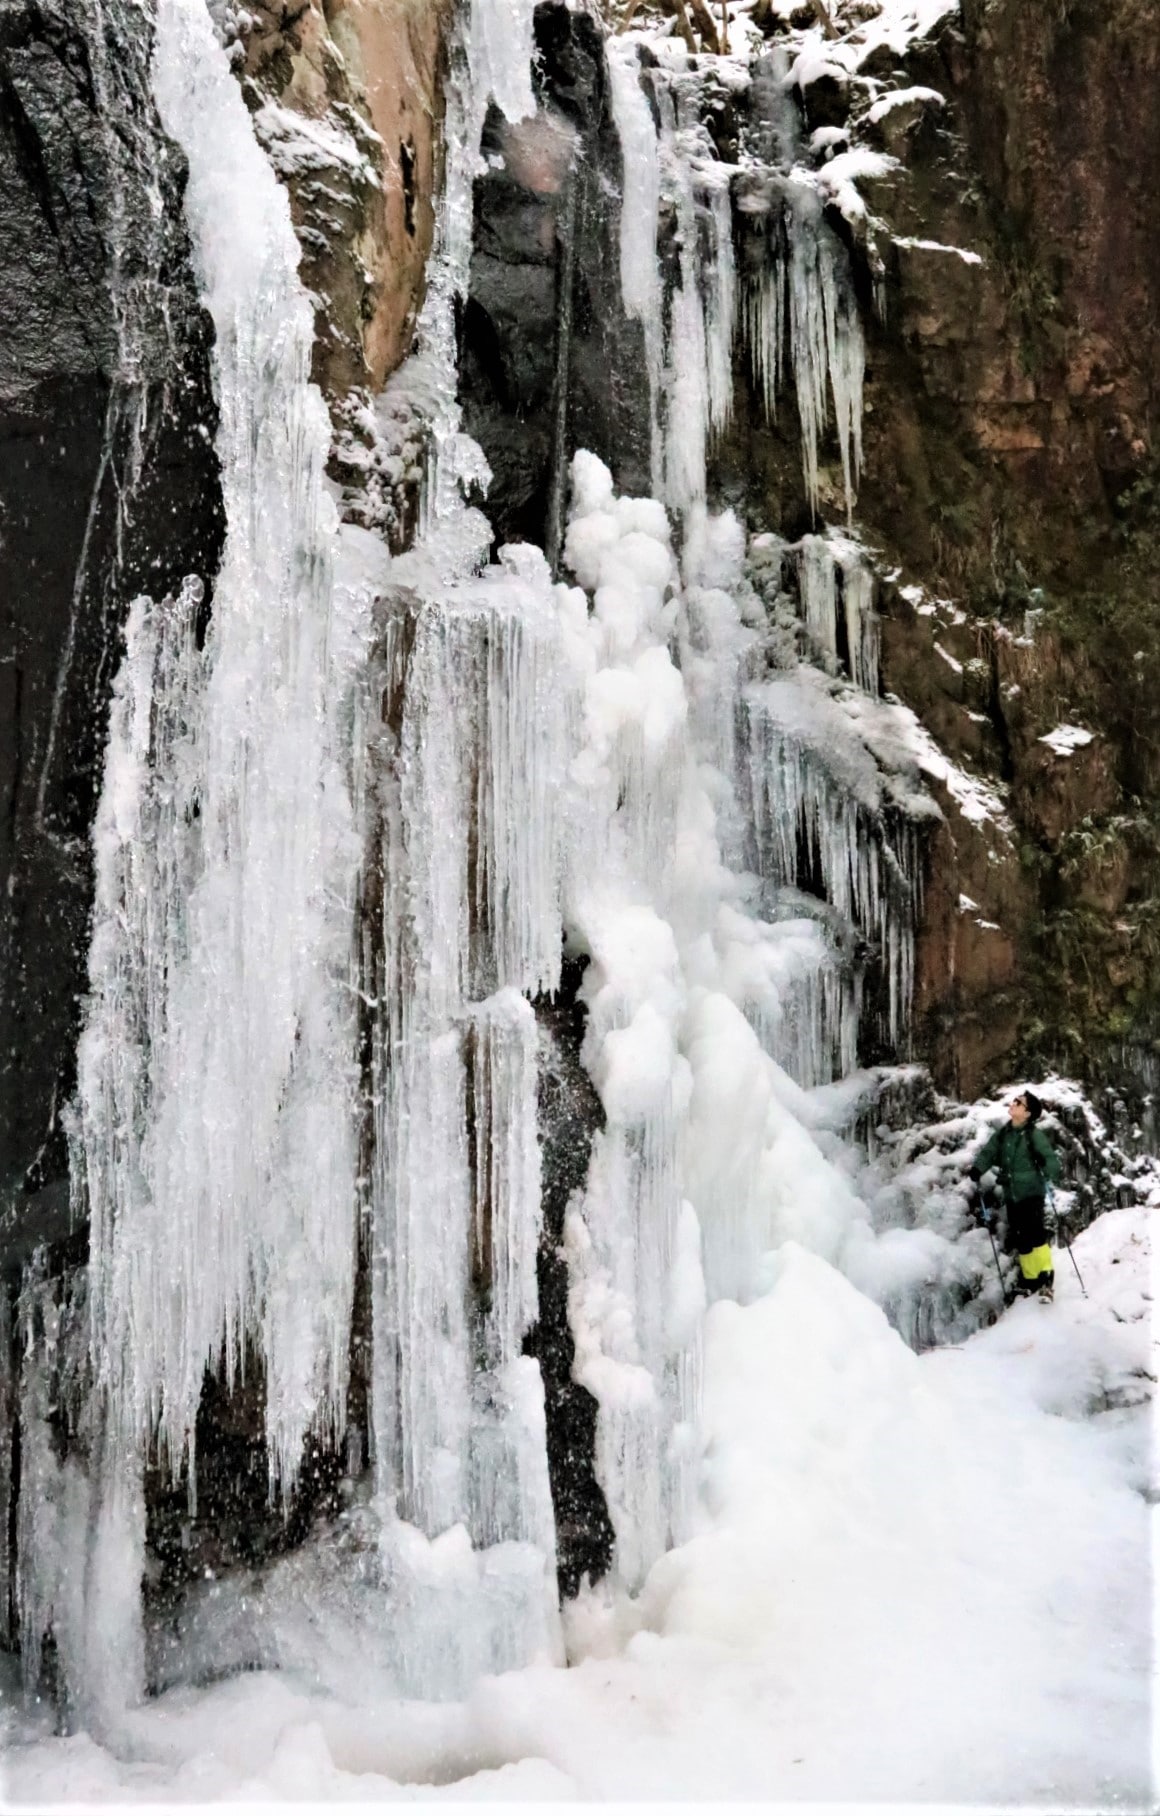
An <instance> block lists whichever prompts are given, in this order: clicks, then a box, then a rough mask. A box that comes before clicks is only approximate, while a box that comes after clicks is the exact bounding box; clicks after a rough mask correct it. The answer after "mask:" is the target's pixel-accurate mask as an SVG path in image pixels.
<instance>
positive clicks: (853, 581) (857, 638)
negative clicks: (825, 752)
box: [841, 547, 878, 695]
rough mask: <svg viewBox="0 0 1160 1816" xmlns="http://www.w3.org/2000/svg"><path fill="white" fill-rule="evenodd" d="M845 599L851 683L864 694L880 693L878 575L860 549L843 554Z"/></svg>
mask: <svg viewBox="0 0 1160 1816" xmlns="http://www.w3.org/2000/svg"><path fill="white" fill-rule="evenodd" d="M841 566H842V596H843V604H844V606H845V614H846V645H847V648H848V649H849V652H850V679H851V681H853V683H854V686H855V687H860V688H861V689H862V691H863V693H867V694H874V695H876V694H877V692H878V619H877V616H876V614H875V611H874V574H873V570H872V569H871V567H870V565H869V563H868V562H867V561H866V560H865V558H864V557H863V555H862V553H861V551H860V550H858V549H850V548H848V547H847V548H845V549H844V550H843V551H842V554H841Z"/></svg>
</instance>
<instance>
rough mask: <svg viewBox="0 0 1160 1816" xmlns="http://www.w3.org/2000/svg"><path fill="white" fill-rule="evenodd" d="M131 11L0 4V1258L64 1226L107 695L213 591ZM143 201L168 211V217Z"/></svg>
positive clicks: (197, 353)
mask: <svg viewBox="0 0 1160 1816" xmlns="http://www.w3.org/2000/svg"><path fill="white" fill-rule="evenodd" d="M148 51H149V27H148V19H147V15H146V14H145V13H144V12H142V11H141V10H140V9H138V8H137V7H135V6H130V5H128V4H125V3H123V0H122V3H121V4H116V3H110V4H108V5H106V6H105V7H104V8H103V9H100V8H97V7H96V6H95V5H94V4H92V3H91V0H84V3H81V0H7V3H6V4H4V5H3V6H0V269H2V270H3V272H4V281H3V284H2V285H0V513H2V517H0V627H2V628H0V879H2V885H3V888H4V892H5V912H4V915H3V918H2V921H0V1259H2V1263H3V1265H4V1266H5V1267H13V1266H16V1265H18V1264H19V1263H20V1261H21V1260H22V1259H23V1258H25V1257H26V1256H27V1255H28V1253H29V1252H30V1250H31V1248H32V1246H33V1245H34V1244H35V1243H36V1242H38V1241H44V1240H54V1239H57V1238H58V1237H60V1236H62V1235H63V1234H64V1233H66V1232H67V1229H68V1191H67V1181H66V1166H67V1161H66V1154H65V1143H64V1139H63V1134H62V1129H61V1111H62V1109H63V1107H64V1105H65V1103H66V1102H67V1099H68V1096H69V1094H70V1091H71V1089H72V1082H73V1049H74V1046H75V1039H76V1031H77V1026H78V1002H79V997H80V995H81V993H82V992H83V990H84V987H85V983H86V975H85V958H86V949H87V932H88V917H89V912H90V901H91V890H92V873H91V859H90V852H89V844H88V839H89V830H90V827H91V824H92V818H93V812H94V808H95V805H96V799H97V794H98V791H99V787H100V777H101V759H102V753H103V749H104V738H105V725H106V718H107V706H108V698H109V690H110V686H111V683H112V679H113V676H114V674H115V671H116V667H117V663H118V661H119V657H120V634H121V626H122V622H123V619H124V615H125V612H126V610H127V608H128V605H129V603H130V601H131V600H132V599H133V597H134V596H135V595H137V594H138V593H141V592H148V593H150V594H152V595H154V596H163V595H164V594H165V593H167V592H169V591H171V590H172V589H174V588H175V587H176V586H177V585H178V584H179V583H180V581H181V580H182V579H183V578H184V576H185V575H186V574H189V573H198V574H200V575H202V576H203V577H205V578H206V579H211V578H212V575H213V572H214V570H215V567H216V564H217V560H218V554H219V550H220V544H221V536H222V518H221V503H220V493H219V487H218V481H217V469H216V460H215V457H214V454H213V433H214V428H215V420H216V419H215V412H214V405H213V400H212V393H211V388H210V378H209V333H210V331H209V326H208V321H207V318H206V317H205V316H204V314H203V312H202V310H201V309H200V306H199V304H198V300H197V292H196V287H195V284H194V280H193V276H192V272H191V269H190V263H189V247H188V244H187V241H186V234H185V229H184V226H183V223H182V216H181V194H182V189H183V185H184V168H183V161H182V159H181V158H180V156H179V154H178V153H177V152H176V150H175V149H174V148H173V147H172V146H170V145H168V144H167V143H166V141H165V140H164V138H163V136H162V134H161V132H160V127H159V124H158V122H157V120H156V115H155V113H154V111H153V107H152V102H151V99H150V96H149V90H148ZM155 201H159V202H160V204H161V212H160V214H159V213H158V212H157V209H156V207H155V205H154V204H155Z"/></svg>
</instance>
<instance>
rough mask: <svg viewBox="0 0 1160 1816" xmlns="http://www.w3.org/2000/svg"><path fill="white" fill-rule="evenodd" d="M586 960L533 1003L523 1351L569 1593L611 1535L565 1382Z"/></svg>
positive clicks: (579, 1416) (572, 1387) (585, 1123)
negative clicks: (534, 1167) (532, 1207)
mask: <svg viewBox="0 0 1160 1816" xmlns="http://www.w3.org/2000/svg"><path fill="white" fill-rule="evenodd" d="M583 970H584V967H583V965H582V964H580V963H577V962H576V961H566V962H565V967H564V976H563V980H562V985H561V990H560V994H559V996H558V997H557V998H556V1000H555V1001H553V1002H548V1001H544V1000H541V1001H540V1002H538V1003H537V1004H536V1019H537V1021H538V1022H539V1025H540V1103H539V1122H540V1144H541V1154H542V1159H541V1165H542V1170H543V1182H544V1186H543V1214H544V1222H543V1233H542V1235H541V1238H540V1250H539V1255H538V1258H537V1264H536V1275H537V1284H538V1287H539V1303H540V1316H539V1321H538V1323H537V1324H536V1326H535V1328H534V1329H533V1330H532V1331H530V1332H529V1333H528V1337H527V1340H526V1342H525V1349H526V1351H527V1353H528V1354H529V1355H531V1356H535V1357H536V1359H537V1360H538V1362H539V1364H540V1373H541V1374H542V1376H543V1380H544V1403H545V1409H546V1413H547V1424H548V1474H549V1478H550V1481H551V1485H552V1504H553V1506H554V1508H555V1513H556V1557H557V1570H558V1574H559V1581H560V1593H561V1594H562V1595H564V1596H571V1595H575V1594H576V1591H577V1590H578V1589H579V1587H580V1584H581V1582H582V1581H583V1579H584V1578H585V1577H587V1578H588V1579H589V1581H591V1582H595V1581H597V1580H598V1579H599V1578H600V1577H602V1576H603V1575H604V1573H605V1571H606V1570H607V1569H608V1566H609V1564H610V1562H611V1560H612V1547H613V1532H612V1523H611V1521H610V1519H609V1517H608V1508H607V1505H606V1503H605V1499H604V1495H603V1493H602V1492H601V1489H600V1486H599V1484H598V1482H597V1480H596V1471H595V1460H594V1459H595V1446H596V1413H597V1406H596V1401H595V1400H594V1399H593V1397H592V1395H591V1394H590V1393H589V1391H588V1389H587V1388H586V1387H582V1386H580V1384H579V1383H578V1382H576V1381H573V1379H572V1363H573V1359H574V1356H575V1344H574V1342H573V1340H572V1332H571V1328H570V1326H569V1323H568V1269H567V1264H566V1262H565V1260H564V1253H563V1240H564V1214H565V1212H566V1210H567V1208H568V1202H569V1199H570V1198H571V1197H572V1195H573V1193H574V1192H581V1191H583V1189H584V1182H585V1180H586V1178H587V1175H588V1160H589V1155H590V1154H591V1151H592V1140H593V1136H594V1135H595V1133H596V1131H597V1129H599V1128H600V1127H601V1126H602V1124H603V1121H604V1112H603V1110H602V1108H601V1105H600V1099H599V1098H598V1097H597V1095H596V1091H595V1089H594V1088H593V1085H592V1081H591V1079H590V1078H589V1076H588V1074H587V1072H586V1071H585V1070H584V1068H583V1066H582V1065H581V1064H580V1043H581V1041H582V1040H583V1038H584V1020H585V1016H584V1009H583V1005H582V1004H581V1003H580V1001H579V999H578V994H577V993H578V990H579V987H580V981H581V978H582V976H583Z"/></svg>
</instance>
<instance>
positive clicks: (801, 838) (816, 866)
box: [745, 683, 919, 1046]
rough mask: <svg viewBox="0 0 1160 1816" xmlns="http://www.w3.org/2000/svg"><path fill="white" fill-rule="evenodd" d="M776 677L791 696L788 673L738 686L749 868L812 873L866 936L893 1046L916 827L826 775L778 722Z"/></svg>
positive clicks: (900, 1028)
mask: <svg viewBox="0 0 1160 1816" xmlns="http://www.w3.org/2000/svg"><path fill="white" fill-rule="evenodd" d="M779 687H781V688H786V687H788V688H789V690H790V692H791V694H794V696H795V699H796V690H795V689H794V687H793V684H792V683H781V684H774V685H772V686H766V687H753V688H750V689H748V690H747V692H746V696H745V723H746V734H747V767H748V771H749V787H750V799H751V802H752V814H753V822H752V823H753V830H754V848H755V859H756V865H757V869H758V872H759V874H760V875H761V876H763V877H766V878H768V879H769V880H770V881H771V882H773V883H775V884H783V885H785V884H788V885H791V886H793V885H796V884H798V883H799V882H801V881H803V880H808V878H809V876H810V875H811V873H816V874H817V875H818V877H819V878H820V880H821V884H822V887H823V889H824V892H825V899H826V900H827V901H828V902H830V903H831V904H832V905H833V907H834V908H835V909H836V910H837V912H838V914H839V915H840V916H841V918H842V919H843V920H844V921H846V922H848V923H849V924H850V925H851V926H853V927H857V928H860V929H861V931H862V932H863V933H864V934H865V935H866V937H867V938H868V939H870V940H872V941H873V942H874V943H875V944H876V946H877V948H878V952H879V961H880V964H881V966H882V971H883V975H884V977H885V978H886V982H887V1002H888V1008H887V1025H888V1032H889V1036H890V1040H891V1043H892V1044H893V1045H896V1046H900V1045H901V1044H902V1042H903V1039H904V1033H905V1029H906V1024H907V1019H908V1016H909V1012H910V1001H911V993H912V991H913V984H914V927H915V922H916V918H917V912H918V905H919V863H918V844H917V835H916V834H915V832H914V829H913V828H912V827H911V826H909V825H904V826H903V827H902V829H901V830H900V831H897V832H894V831H891V830H890V829H889V828H888V826H887V824H886V822H885V820H884V819H883V817H882V814H881V812H880V810H879V809H878V808H877V807H875V808H873V809H871V808H870V807H868V806H867V805H866V804H865V803H864V802H863V801H861V800H859V798H858V795H857V793H856V792H855V790H854V789H853V788H852V787H851V786H850V785H849V783H848V782H843V781H842V780H837V779H835V778H834V777H833V776H831V774H830V773H829V772H828V770H827V764H826V753H825V752H819V751H815V750H814V749H812V748H811V747H810V745H809V744H808V743H806V742H804V741H803V739H802V736H801V734H800V732H798V731H797V730H795V729H791V728H789V727H786V726H783V724H782V723H780V722H779V713H780V711H781V699H782V696H781V695H780V694H779V691H778V690H779ZM803 857H804V860H805V863H804V866H803V862H802V860H803Z"/></svg>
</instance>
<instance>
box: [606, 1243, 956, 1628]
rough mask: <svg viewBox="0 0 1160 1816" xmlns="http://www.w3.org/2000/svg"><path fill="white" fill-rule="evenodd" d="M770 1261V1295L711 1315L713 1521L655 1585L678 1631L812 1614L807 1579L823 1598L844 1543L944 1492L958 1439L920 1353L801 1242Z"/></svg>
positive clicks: (649, 1598) (660, 1572)
mask: <svg viewBox="0 0 1160 1816" xmlns="http://www.w3.org/2000/svg"><path fill="white" fill-rule="evenodd" d="M768 1266H769V1271H770V1273H771V1274H772V1277H773V1284H772V1286H771V1288H770V1290H769V1292H768V1293H767V1294H766V1295H765V1296H764V1297H763V1298H760V1299H757V1300H755V1301H754V1302H753V1303H752V1304H751V1305H747V1306H740V1305H736V1304H734V1303H732V1302H731V1301H729V1300H721V1301H719V1302H718V1303H717V1304H716V1305H714V1306H712V1307H711V1308H710V1310H709V1313H708V1316H707V1319H706V1324H705V1383H704V1400H703V1407H702V1419H701V1440H702V1446H703V1462H702V1484H703V1486H702V1510H701V1515H700V1520H699V1527H700V1529H699V1530H698V1532H697V1533H696V1536H695V1537H694V1538H693V1539H692V1540H691V1541H690V1542H689V1543H688V1544H687V1545H684V1546H682V1547H681V1548H680V1549H679V1550H676V1551H673V1552H670V1553H669V1554H668V1555H667V1556H666V1557H664V1558H662V1559H661V1560H660V1562H659V1563H658V1564H656V1566H655V1567H654V1568H653V1570H652V1572H651V1574H650V1576H649V1580H648V1584H647V1586H646V1588H645V1590H644V1593H643V1595H642V1598H641V1603H642V1610H643V1612H644V1614H645V1618H646V1619H647V1621H648V1623H649V1625H651V1626H654V1627H657V1628H658V1629H659V1630H660V1631H661V1632H663V1633H666V1634H686V1635H690V1636H694V1635H695V1636H697V1637H699V1638H702V1639H711V1640H716V1641H719V1642H723V1643H725V1644H728V1645H731V1646H744V1647H749V1646H752V1645H760V1644H762V1643H763V1642H766V1641H768V1640H771V1639H772V1638H773V1637H774V1636H775V1635H777V1634H779V1632H781V1633H784V1628H785V1625H786V1623H787V1620H789V1621H791V1622H795V1621H796V1605H797V1604H800V1602H801V1600H802V1598H803V1584H804V1587H805V1595H806V1598H807V1599H808V1598H809V1597H811V1596H812V1595H814V1594H816V1593H818V1592H819V1591H821V1590H823V1589H824V1585H825V1582H826V1579H827V1576H828V1575H829V1573H830V1570H831V1564H830V1561H829V1556H828V1554H829V1553H830V1551H831V1549H833V1550H835V1551H836V1550H838V1549H839V1548H841V1547H843V1546H844V1545H845V1544H846V1543H847V1542H848V1541H849V1539H850V1538H851V1536H852V1534H853V1533H854V1532H855V1531H856V1529H857V1527H858V1526H859V1524H862V1523H866V1524H867V1525H868V1526H877V1525H879V1524H880V1523H881V1521H882V1519H883V1518H884V1517H886V1516H888V1517H889V1518H890V1519H891V1520H897V1521H898V1523H899V1526H900V1529H903V1528H904V1527H905V1525H906V1523H907V1521H908V1519H909V1518H910V1517H912V1516H911V1515H910V1514H909V1513H908V1509H909V1507H910V1506H911V1505H925V1506H926V1507H927V1508H928V1509H931V1504H932V1502H936V1503H937V1502H938V1501H939V1500H940V1498H941V1496H942V1493H943V1490H942V1488H941V1486H940V1483H941V1482H942V1480H943V1472H942V1462H943V1458H942V1454H941V1453H942V1452H943V1451H944V1449H945V1447H946V1438H945V1433H944V1432H943V1431H942V1430H941V1428H940V1408H939V1406H938V1403H937V1400H936V1399H935V1397H934V1396H933V1395H932V1394H931V1393H930V1392H929V1391H928V1390H927V1388H926V1386H925V1384H924V1382H923V1379H922V1365H921V1363H920V1361H919V1358H918V1357H917V1356H916V1355H915V1354H914V1352H913V1351H912V1350H910V1349H908V1348H907V1347H906V1345H905V1344H904V1343H903V1341H902V1339H901V1337H899V1335H898V1333H897V1332H896V1331H894V1330H893V1329H892V1328H891V1327H890V1325H889V1324H888V1323H887V1321H886V1318H885V1316H884V1314H883V1313H882V1312H881V1311H880V1310H879V1309H878V1307H877V1306H876V1305H874V1304H872V1303H871V1301H870V1300H869V1299H867V1298H866V1297H865V1296H864V1295H863V1294H862V1293H860V1292H858V1291H857V1289H856V1288H855V1287H853V1286H851V1285H850V1284H849V1282H848V1281H846V1280H845V1279H844V1278H843V1277H842V1275H841V1274H839V1273H838V1272H837V1271H836V1270H835V1269H834V1268H832V1267H831V1266H829V1264H828V1263H827V1262H825V1261H823V1260H822V1259H821V1258H820V1257H818V1256H816V1255H812V1254H810V1253H809V1252H808V1251H807V1250H805V1249H803V1248H802V1247H800V1246H799V1244H797V1243H796V1242H792V1241H790V1242H785V1243H783V1244H782V1246H781V1247H780V1248H779V1249H778V1251H777V1253H776V1255H775V1256H771V1257H770V1258H769V1262H768ZM936 1457H938V1458H939V1462H938V1463H937V1464H935V1458H936ZM932 1465H933V1467H932ZM799 1578H800V1579H802V1580H801V1581H799Z"/></svg>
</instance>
